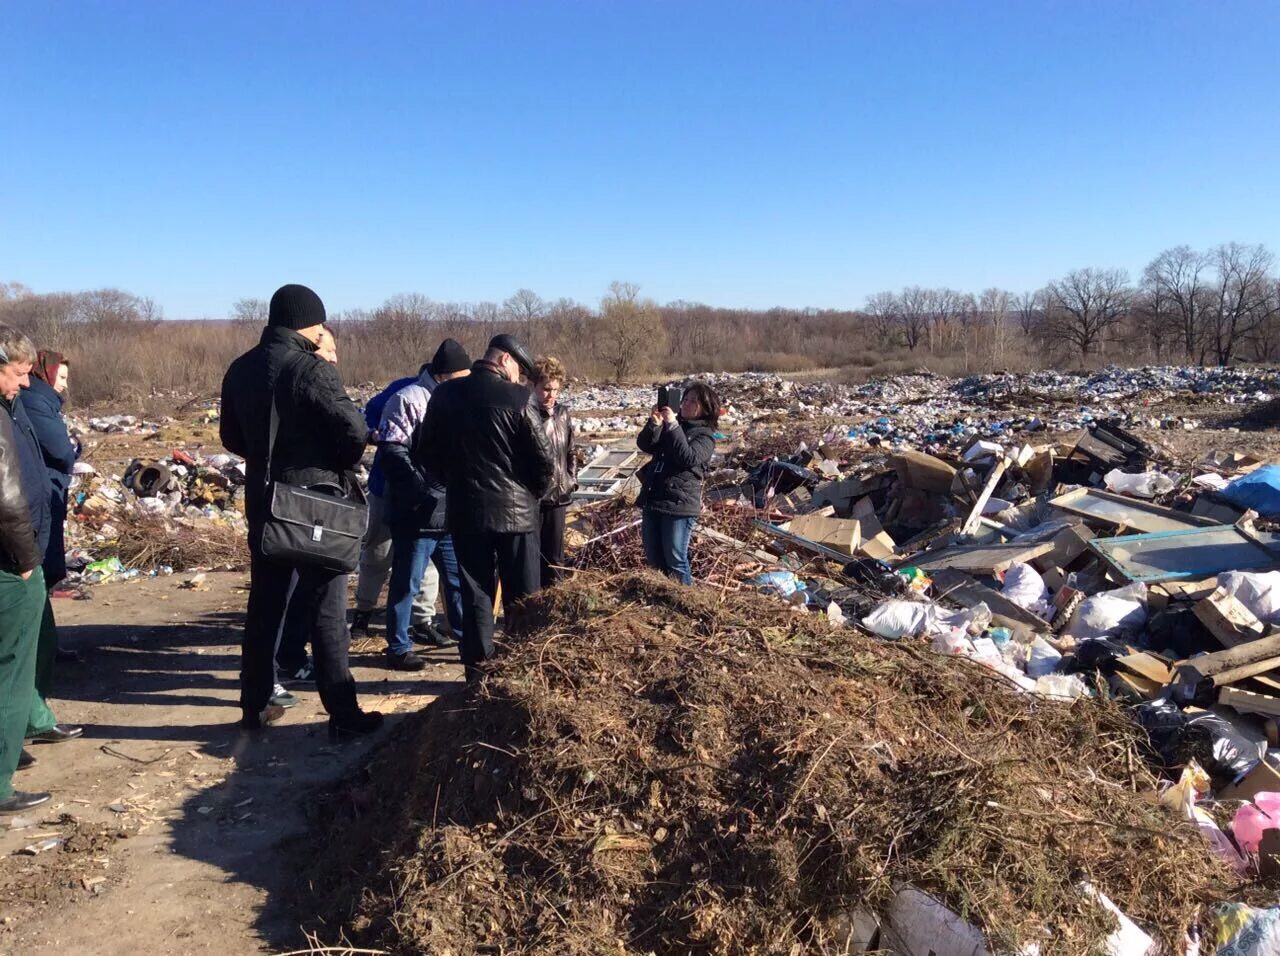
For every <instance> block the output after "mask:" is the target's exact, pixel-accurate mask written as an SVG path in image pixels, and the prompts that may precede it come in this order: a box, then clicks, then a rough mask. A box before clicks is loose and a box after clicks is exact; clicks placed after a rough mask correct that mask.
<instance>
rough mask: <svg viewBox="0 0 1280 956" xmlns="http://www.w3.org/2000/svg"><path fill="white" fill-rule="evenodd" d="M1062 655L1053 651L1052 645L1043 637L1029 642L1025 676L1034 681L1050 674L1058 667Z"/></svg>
mask: <svg viewBox="0 0 1280 956" xmlns="http://www.w3.org/2000/svg"><path fill="white" fill-rule="evenodd" d="M1060 660H1062V655H1061V654H1059V653H1058V652H1057V651H1056V650H1054V649H1053V645H1052V644H1050V643H1049V642H1048V641H1046V640H1045V639H1044V638H1043V637H1037V638H1036V639H1035V640H1034V641H1032V642H1031V651H1030V653H1029V654H1028V656H1027V676H1028V677H1030V678H1032V679H1036V678H1040V677H1043V676H1044V675H1046V674H1052V673H1053V672H1054V670H1055V669H1056V668H1057V666H1058V661H1060Z"/></svg>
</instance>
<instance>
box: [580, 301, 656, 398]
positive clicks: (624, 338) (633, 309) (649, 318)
mask: <svg viewBox="0 0 1280 956" xmlns="http://www.w3.org/2000/svg"><path fill="white" fill-rule="evenodd" d="M595 326H596V328H595V335H594V336H593V337H592V338H593V342H592V344H593V345H594V347H595V352H596V356H597V357H598V358H599V359H600V360H601V361H602V362H604V363H605V364H606V365H607V366H608V367H609V368H610V369H611V370H612V372H613V378H614V381H618V382H620V381H622V380H623V379H625V378H626V377H627V376H629V375H632V374H634V373H635V372H637V371H639V370H641V369H642V368H645V367H647V365H648V363H650V362H652V361H653V360H654V359H656V358H657V356H658V355H659V354H660V352H661V351H662V349H663V347H664V346H665V345H666V330H665V329H664V328H663V326H662V319H661V315H660V313H659V311H658V305H657V303H656V302H654V301H653V300H652V299H642V298H640V287H639V286H638V285H636V284H635V283H632V282H613V283H611V284H610V286H609V294H608V295H606V296H605V297H604V298H603V299H602V300H601V301H600V318H599V319H598V320H597V321H596V323H595Z"/></svg>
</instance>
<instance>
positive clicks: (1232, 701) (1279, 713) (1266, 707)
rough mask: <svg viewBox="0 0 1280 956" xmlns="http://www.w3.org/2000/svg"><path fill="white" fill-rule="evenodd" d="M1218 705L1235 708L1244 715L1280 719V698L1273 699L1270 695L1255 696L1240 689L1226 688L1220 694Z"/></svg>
mask: <svg viewBox="0 0 1280 956" xmlns="http://www.w3.org/2000/svg"><path fill="white" fill-rule="evenodd" d="M1218 703H1219V704H1225V705H1226V706H1228V707H1233V708H1235V709H1236V710H1238V711H1239V712H1240V713H1242V714H1262V715H1263V716H1266V717H1280V697H1272V696H1271V695H1270V694H1254V693H1252V692H1250V691H1247V690H1241V689H1240V688H1239V687H1224V688H1222V690H1221V691H1219V692H1218Z"/></svg>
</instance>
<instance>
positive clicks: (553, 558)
mask: <svg viewBox="0 0 1280 956" xmlns="http://www.w3.org/2000/svg"><path fill="white" fill-rule="evenodd" d="M568 510H569V506H568V505H543V506H542V531H541V533H540V534H539V536H538V542H539V543H538V547H539V548H541V549H542V558H541V561H540V564H539V570H540V572H541V579H542V586H543V587H544V588H549V587H551V586H552V585H553V584H555V583H556V582H557V581H559V580H560V578H561V576H562V575H563V574H564V572H563V571H561V570H560V568H562V567H563V566H564V515H565V512H566V511H568Z"/></svg>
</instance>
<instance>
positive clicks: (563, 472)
mask: <svg viewBox="0 0 1280 956" xmlns="http://www.w3.org/2000/svg"><path fill="white" fill-rule="evenodd" d="M533 368H534V375H533V394H534V396H535V398H536V399H537V404H538V411H540V412H541V413H542V422H543V427H544V428H545V429H546V431H547V440H548V441H549V442H550V443H551V454H552V461H553V463H554V467H555V471H554V473H553V475H552V478H551V489H550V490H549V491H548V492H547V494H546V496H545V497H544V498H543V499H542V525H541V543H540V550H541V567H542V586H543V587H544V588H548V587H551V585H553V584H555V583H556V581H557V580H559V578H560V575H561V568H563V566H564V517H565V512H566V511H567V510H568V508H569V501H570V499H571V498H572V497H573V492H574V489H575V488H577V487H578V482H577V476H578V461H577V458H576V457H574V454H573V421H572V420H571V419H570V418H569V409H568V408H567V407H566V406H565V405H563V404H562V403H561V402H560V400H559V399H560V390H561V389H562V388H563V387H564V378H565V371H564V363H563V362H561V361H560V360H559V359H558V358H555V357H554V356H546V357H545V358H541V359H539V360H538V361H537V362H536V363H535V364H534V367H533Z"/></svg>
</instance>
